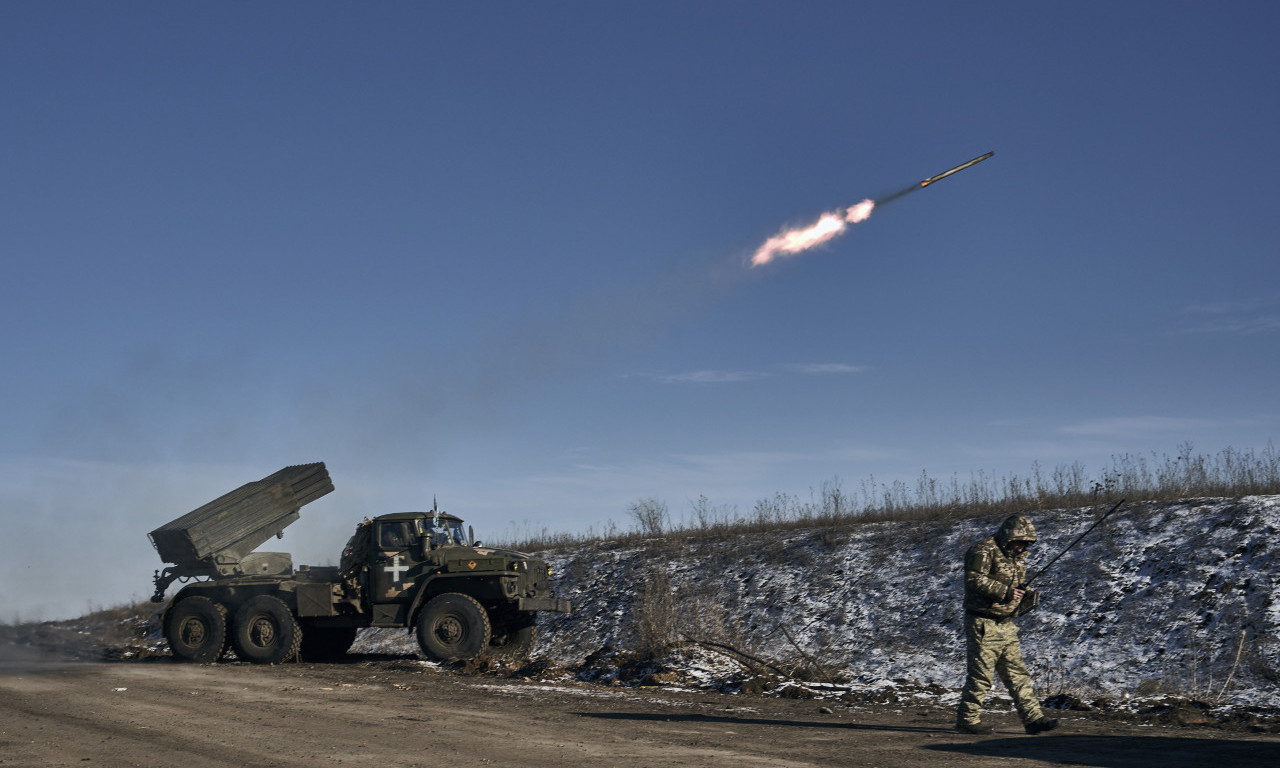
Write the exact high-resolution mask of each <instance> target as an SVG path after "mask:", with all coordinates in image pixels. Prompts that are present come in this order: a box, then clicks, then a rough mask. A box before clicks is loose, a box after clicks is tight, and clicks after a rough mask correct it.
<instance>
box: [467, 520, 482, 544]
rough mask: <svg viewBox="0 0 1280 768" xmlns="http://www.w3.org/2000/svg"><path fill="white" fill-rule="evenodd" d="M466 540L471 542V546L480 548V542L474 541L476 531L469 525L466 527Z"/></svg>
mask: <svg viewBox="0 0 1280 768" xmlns="http://www.w3.org/2000/svg"><path fill="white" fill-rule="evenodd" d="M467 539H468V540H469V541H470V542H471V546H473V547H478V546H480V542H478V541H476V529H475V528H472V527H471V526H469V525H468V526H467Z"/></svg>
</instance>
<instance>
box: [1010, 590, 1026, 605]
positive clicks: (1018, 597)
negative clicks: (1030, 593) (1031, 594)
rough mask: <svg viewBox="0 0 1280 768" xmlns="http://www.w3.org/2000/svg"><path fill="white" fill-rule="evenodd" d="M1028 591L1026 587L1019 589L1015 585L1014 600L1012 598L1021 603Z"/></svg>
mask: <svg viewBox="0 0 1280 768" xmlns="http://www.w3.org/2000/svg"><path fill="white" fill-rule="evenodd" d="M1026 593H1027V591H1026V590H1025V589H1018V588H1017V587H1014V588H1013V600H1012V602H1015V603H1020V602H1022V596H1023V595H1025V594H1026Z"/></svg>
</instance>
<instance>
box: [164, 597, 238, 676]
mask: <svg viewBox="0 0 1280 768" xmlns="http://www.w3.org/2000/svg"><path fill="white" fill-rule="evenodd" d="M164 637H165V639H166V640H168V641H169V650H170V651H172V652H173V655H174V656H176V657H177V658H179V659H183V660H184V661H194V662H196V663H198V664H212V663H213V662H215V661H217V660H218V657H219V656H221V655H222V651H223V649H224V648H225V647H226V639H227V609H226V608H225V607H223V606H222V605H220V604H219V603H215V602H213V601H212V600H210V599H209V598H207V597H201V596H199V595H197V596H195V597H184V598H183V599H181V600H179V601H178V603H177V604H176V605H174V606H173V607H172V608H170V609H169V612H168V614H166V615H165V617H164Z"/></svg>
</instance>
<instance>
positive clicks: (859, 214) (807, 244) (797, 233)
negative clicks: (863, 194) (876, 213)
mask: <svg viewBox="0 0 1280 768" xmlns="http://www.w3.org/2000/svg"><path fill="white" fill-rule="evenodd" d="M875 207H876V204H875V203H874V202H872V201H871V200H863V201H862V202H860V203H858V204H857V205H851V206H849V208H848V209H846V210H845V211H844V212H843V213H841V212H839V211H835V212H831V213H824V214H822V216H820V217H819V218H818V220H817V221H815V222H814V223H812V224H810V225H809V226H807V227H802V228H797V229H788V230H786V231H783V232H779V233H778V234H776V235H774V236H773V237H771V238H769V239H768V240H766V241H764V245H762V246H760V247H759V248H758V249H757V250H756V253H755V255H754V256H752V257H751V266H753V267H758V266H760V265H761V264H768V263H769V262H771V261H773V259H774V258H775V257H777V256H794V255H795V254H797V253H800V252H801V251H807V250H809V249H810V248H814V247H816V246H819V245H822V244H823V243H825V242H827V241H829V240H831V239H832V238H834V237H835V236H836V235H839V234H843V233H844V231H845V230H846V229H848V228H849V225H850V224H857V223H858V222H860V221H866V220H867V217H868V216H870V215H871V211H872V209H874V208H875Z"/></svg>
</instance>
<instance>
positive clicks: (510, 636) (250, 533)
mask: <svg viewBox="0 0 1280 768" xmlns="http://www.w3.org/2000/svg"><path fill="white" fill-rule="evenodd" d="M329 490H332V484H331V483H330V482H329V481H328V473H327V471H325V469H324V465H323V464H310V465H300V466H297V467H286V468H285V469H283V470H281V471H280V472H277V473H275V474H274V475H271V476H268V477H267V478H264V479H263V480H261V481H259V482H258V483H250V484H249V485H247V486H243V487H242V488H240V489H237V490H236V491H233V492H231V493H230V494H227V495H226V496H223V497H220V498H219V499H218V500H215V501H214V502H211V503H210V504H208V505H205V506H204V507H201V508H199V509H197V510H194V511H193V512H191V513H188V514H187V515H184V516H183V517H181V518H178V519H177V520H175V521H173V522H171V523H169V524H166V526H162V527H161V528H159V529H157V530H156V531H153V532H152V534H151V539H152V543H153V544H155V546H156V549H157V551H158V552H160V555H161V558H162V559H165V560H166V562H173V563H174V565H173V566H172V567H169V568H166V569H164V570H163V571H157V573H156V594H155V596H153V598H152V599H153V600H156V601H157V602H161V601H163V600H164V593H165V591H166V589H167V587H168V586H169V584H170V583H172V582H173V581H175V580H178V579H188V580H192V581H190V583H187V584H186V585H185V586H183V587H182V588H181V589H180V590H178V592H177V593H176V594H175V595H174V596H173V598H172V599H171V600H170V601H169V603H168V606H167V607H166V609H165V617H164V630H165V636H166V638H167V639H168V640H169V644H170V648H171V650H172V651H173V653H174V655H175V656H177V657H179V658H185V659H188V660H191V661H198V662H211V661H216V660H217V659H218V658H220V657H221V656H222V655H223V654H224V653H225V652H226V651H227V650H228V649H234V650H235V652H236V655H237V657H239V658H242V659H247V660H249V661H256V662H261V663H278V662H281V661H286V660H289V659H292V658H295V657H300V658H302V659H304V660H322V659H326V658H333V657H337V656H341V655H342V654H344V653H345V652H346V651H347V649H348V648H349V647H350V645H351V643H352V642H353V641H354V639H355V636H356V632H357V631H358V630H360V629H362V628H364V627H392V628H394V627H400V628H407V629H416V631H417V634H418V642H419V645H420V646H421V648H422V650H423V653H424V654H425V655H426V656H427V657H428V658H431V659H434V660H446V659H466V658H472V657H474V656H476V655H479V654H481V653H509V654H524V653H527V652H528V651H529V650H530V648H531V646H532V644H533V641H534V633H535V626H536V621H535V618H536V615H537V612H538V611H568V610H570V605H569V602H568V601H566V600H561V599H558V598H556V597H554V596H553V595H552V593H551V589H550V567H549V566H548V565H547V563H546V562H544V561H542V560H539V559H537V558H534V557H531V556H529V555H527V554H524V553H520V552H515V551H511V550H504V549H495V548H490V547H484V546H481V545H480V543H479V542H475V541H473V540H472V534H471V531H470V529H467V530H465V531H464V530H463V523H462V520H460V519H459V518H457V517H455V516H453V515H450V514H447V513H443V512H401V513H394V514H387V515H380V516H378V517H375V518H373V519H372V520H369V519H366V520H364V521H362V522H361V523H359V524H358V525H357V526H356V531H355V534H354V535H353V536H352V537H351V539H350V540H349V541H348V542H347V546H346V548H345V549H344V550H343V552H342V557H341V560H340V562H339V565H337V566H306V565H302V566H298V567H297V568H294V567H293V565H292V558H291V557H290V556H289V555H287V554H284V553H274V552H256V551H253V547H255V546H257V545H258V544H260V543H262V542H263V541H265V540H266V539H268V538H270V536H272V535H277V536H278V535H279V534H280V532H281V531H282V530H283V527H284V526H286V525H289V524H291V523H292V522H293V521H295V520H297V519H298V508H299V507H300V504H299V501H300V500H301V499H305V501H301V503H307V502H309V501H311V500H314V499H315V498H318V497H319V496H321V495H323V494H324V493H327V492H328V491H329ZM197 513H199V514H197Z"/></svg>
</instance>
